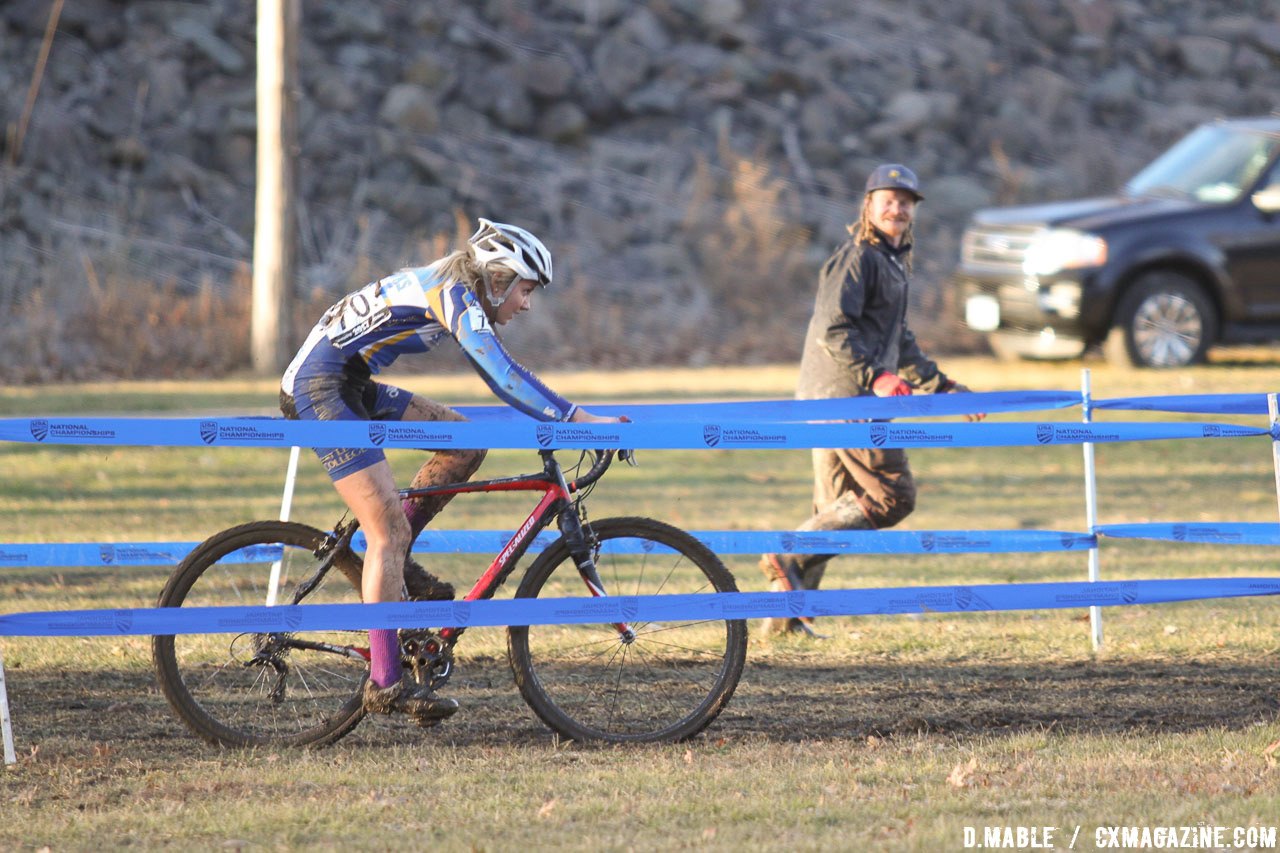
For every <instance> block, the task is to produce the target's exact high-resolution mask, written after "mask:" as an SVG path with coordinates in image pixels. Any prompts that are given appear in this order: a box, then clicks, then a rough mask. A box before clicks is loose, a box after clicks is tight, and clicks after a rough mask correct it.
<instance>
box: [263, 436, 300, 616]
mask: <svg viewBox="0 0 1280 853" xmlns="http://www.w3.org/2000/svg"><path fill="white" fill-rule="evenodd" d="M297 476H298V447H297V445H294V446H293V447H292V448H290V449H289V467H288V468H287V469H286V470H285V474H284V497H283V498H281V499H280V520H281V521H288V520H289V510H290V509H292V508H293V484H294V481H295V480H296V479H297ZM283 562H284V556H283V555H281V557H280V559H279V560H276V561H275V562H274V563H272V564H271V577H270V578H269V579H268V580H267V607H275V605H276V595H277V593H278V590H279V587H280V565H281V564H282V563H283Z"/></svg>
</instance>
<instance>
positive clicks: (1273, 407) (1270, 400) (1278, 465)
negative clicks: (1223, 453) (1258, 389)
mask: <svg viewBox="0 0 1280 853" xmlns="http://www.w3.org/2000/svg"><path fill="white" fill-rule="evenodd" d="M1267 414H1268V415H1270V416H1271V462H1272V464H1273V465H1274V466H1275V470H1276V500H1277V501H1278V502H1280V430H1277V429H1276V425H1277V424H1280V403H1277V402H1276V395H1275V394H1268V395H1267Z"/></svg>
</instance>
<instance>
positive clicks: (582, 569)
mask: <svg viewBox="0 0 1280 853" xmlns="http://www.w3.org/2000/svg"><path fill="white" fill-rule="evenodd" d="M539 455H540V456H541V457H542V461H543V466H544V467H543V471H542V473H541V474H524V475H521V476H518V477H505V478H501V479H495V480H479V481H476V482H474V483H449V484H447V485H442V486H426V487H424V488H420V489H401V490H399V493H398V494H399V496H400V499H401V500H407V499H410V498H417V497H425V496H427V495H461V494H474V493H478V492H537V491H541V492H542V498H541V499H540V500H539V501H538V504H537V506H535V507H534V508H533V511H532V512H531V513H529V517H528V518H526V519H525V520H524V523H523V524H521V525H520V527H518V528H517V529H516V531H515V533H514V534H513V535H512V537H511V539H510V540H509V541H508V542H507V544H506V545H505V546H503V548H502V550H501V551H499V552H498V555H497V556H496V557H494V558H493V562H492V563H490V564H489V568H488V569H486V570H485V572H484V574H482V575H481V576H480V578H479V579H478V580H477V581H476V582H475V585H474V586H473V587H472V588H471V591H470V592H468V593H467V594H466V595H465V596H463V600H464V601H478V600H481V599H488V598H492V597H493V595H494V593H496V592H497V591H498V589H499V588H500V587H501V586H502V584H503V582H504V581H506V579H507V577H508V576H509V575H510V574H511V571H512V569H514V568H515V565H516V563H517V562H519V560H520V558H521V557H522V556H524V553H525V551H527V550H528V549H529V546H530V545H531V544H533V540H534V539H535V538H536V537H537V535H538V534H539V533H541V532H542V531H543V530H544V529H545V528H546V527H547V526H549V525H550V524H551V520H552V519H553V518H555V517H556V516H557V515H559V516H560V530H561V532H562V533H563V534H564V537H565V539H566V540H567V542H568V544H569V552H570V553H571V554H572V555H573V557H574V561H575V562H576V563H577V565H578V572H579V573H580V574H581V575H582V579H583V581H584V582H585V583H586V585H587V589H589V590H590V591H591V595H592V596H595V597H599V596H603V595H605V594H606V593H605V590H604V584H603V583H602V582H601V580H600V576H599V574H598V572H597V571H596V566H595V560H594V559H593V558H592V556H591V549H590V546H589V544H588V542H587V540H586V536H585V535H584V534H583V532H582V524H581V522H580V521H579V520H578V516H577V514H576V513H572V512H565V511H564V510H565V509H566V508H567V507H568V504H569V501H570V495H572V494H573V493H574V492H577V491H579V490H581V489H582V488H584V487H586V486H588V485H590V484H592V483H594V482H595V481H596V480H598V479H600V477H601V475H603V474H604V472H605V469H607V468H608V467H609V464H610V463H611V462H612V459H613V453H612V452H609V451H606V452H598V456H597V459H596V463H595V464H594V465H593V466H592V467H591V469H590V470H589V471H587V472H586V473H585V474H584V475H582V476H581V477H579V478H577V479H576V480H573V481H572V482H567V481H566V480H565V478H564V472H563V471H562V470H561V468H560V463H559V462H557V461H556V459H555V454H554V452H553V451H550V450H541V451H539ZM614 627H616V628H617V629H618V631H619V632H621V633H622V634H623V635H624V637H630V636H632V632H631V628H630V626H629V625H626V624H625V623H615V626H614ZM463 630H465V629H463V628H442V629H441V630H440V635H441V637H443V638H444V639H445V640H451V639H454V638H456V637H457V636H458V635H459V634H461V633H462V631H463Z"/></svg>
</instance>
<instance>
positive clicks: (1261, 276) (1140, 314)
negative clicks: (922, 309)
mask: <svg viewBox="0 0 1280 853" xmlns="http://www.w3.org/2000/svg"><path fill="white" fill-rule="evenodd" d="M956 284H957V285H958V286H959V287H960V288H961V294H962V296H963V303H964V307H965V322H966V324H967V325H968V326H969V328H971V329H975V330H977V331H980V332H983V333H986V334H987V336H988V340H989V341H990V343H991V346H992V349H993V350H994V351H995V352H996V354H997V355H999V356H1001V357H1010V358H1012V357H1031V358H1035V357H1040V358H1061V357H1071V356H1078V355H1081V354H1082V353H1083V352H1084V351H1085V350H1087V349H1089V348H1091V347H1095V346H1101V347H1102V349H1103V351H1104V352H1105V354H1106V356H1107V358H1108V360H1110V361H1115V362H1117V363H1121V364H1131V365H1138V366H1142V367H1163V368H1169V367H1181V366H1183V365H1186V364H1191V363H1194V362H1196V361H1200V360H1202V359H1203V358H1204V355H1205V352H1206V351H1207V350H1208V348H1209V347H1210V345H1212V344H1214V343H1245V342H1262V341H1276V340H1280V117H1277V116H1272V117H1267V118H1250V119H1230V120H1223V121H1217V122H1213V123H1210V124H1205V125H1201V126H1200V127H1198V128H1196V129H1195V130H1194V131H1192V132H1191V133H1190V134H1188V135H1187V136H1185V137H1183V139H1182V140H1180V141H1179V142H1178V143H1177V144H1175V145H1174V146H1173V147H1172V148H1170V149H1169V150H1168V151H1166V152H1165V153H1164V154H1162V155H1160V156H1159V157H1158V158H1156V159H1155V160H1154V161H1153V162H1152V163H1151V164H1150V165H1148V166H1147V167H1146V168H1144V169H1143V170H1142V171H1141V172H1139V173H1138V174H1137V175H1136V176H1135V177H1134V178H1133V179H1132V180H1130V181H1129V183H1128V184H1126V185H1125V187H1124V189H1123V190H1121V191H1120V193H1119V194H1117V195H1114V196H1108V197H1104V198H1091V199H1084V200H1079V201H1066V202H1056V203H1052V204H1038V205H1023V206H1018V207H1004V208H991V209H987V210H980V211H978V212H977V213H975V214H974V217H973V220H972V222H970V224H969V227H968V229H967V230H966V231H965V234H964V239H963V241H962V247H961V257H960V265H959V267H958V268H957V270H956Z"/></svg>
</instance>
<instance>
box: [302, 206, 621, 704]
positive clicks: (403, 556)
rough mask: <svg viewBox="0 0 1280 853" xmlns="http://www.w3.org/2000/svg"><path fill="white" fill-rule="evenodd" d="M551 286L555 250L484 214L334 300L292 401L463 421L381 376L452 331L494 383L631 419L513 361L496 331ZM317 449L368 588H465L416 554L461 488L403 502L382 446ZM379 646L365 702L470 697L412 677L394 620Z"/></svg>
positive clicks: (452, 470)
mask: <svg viewBox="0 0 1280 853" xmlns="http://www.w3.org/2000/svg"><path fill="white" fill-rule="evenodd" d="M549 284H551V254H550V252H548V251H547V248H546V247H545V246H544V245H543V244H542V242H541V241H539V240H538V238H537V237H535V236H533V235H532V234H530V233H529V232H528V231H526V230H524V229H523V228H517V227H516V226H514V225H504V224H503V223H501V222H491V221H489V220H488V219H481V220H480V227H479V229H478V230H477V231H476V233H475V234H473V235H472V236H471V238H470V239H469V240H468V241H467V245H466V248H464V249H461V250H459V251H456V252H453V253H452V254H450V255H447V256H445V257H443V258H441V259H440V260H438V261H436V262H435V263H433V264H431V265H430V266H426V267H418V268H413V269H405V270H401V271H400V272H397V273H395V274H394V275H390V276H388V277H386V278H383V279H381V280H379V281H375V282H373V283H372V284H369V285H366V286H365V287H363V288H361V289H360V290H357V291H355V292H354V293H351V294H348V295H347V296H346V297H344V298H343V299H341V300H339V301H338V302H337V303H336V304H335V305H333V306H332V307H331V308H329V310H328V311H326V312H325V313H324V316H322V317H321V318H320V321H319V322H318V323H316V325H315V328H313V329H312V330H311V333H310V335H308V337H307V340H306V342H305V343H304V344H303V345H302V349H301V350H299V351H298V354H297V355H296V356H295V357H294V359H293V362H292V363H291V364H290V365H289V367H288V369H287V370H286V371H285V374H284V378H283V380H282V382H281V390H280V408H281V410H282V411H283V412H284V414H285V416H286V417H288V418H294V419H304V420H420V421H460V420H464V418H463V417H462V416H461V415H459V414H458V413H457V412H455V411H453V410H452V409H450V408H448V407H447V406H443V405H441V404H440V403H437V402H434V401H432V400H428V399H426V398H423V397H420V396H417V395H415V394H411V393H410V392H408V391H404V390H402V389H399V388H396V387H393V386H391V385H386V384H384V383H381V382H375V381H374V380H373V378H372V377H373V375H374V374H376V373H379V372H380V371H381V370H382V369H383V368H385V367H387V366H388V365H390V364H391V363H392V362H393V361H395V360H396V358H397V357H398V356H400V355H402V354H404V353H421V352H426V351H428V350H430V349H431V348H432V347H433V346H435V344H436V343H437V342H439V341H440V340H441V339H443V338H452V339H453V340H454V341H456V342H457V344H458V345H459V346H460V347H461V348H462V352H463V353H464V354H465V355H466V357H467V359H468V360H469V361H470V362H471V365H472V366H473V367H474V368H475V369H476V371H477V372H478V373H479V374H480V376H481V377H483V378H484V380H485V382H486V383H487V384H488V385H489V387H490V388H491V389H492V390H493V392H494V393H495V394H497V395H498V397H500V398H501V399H503V400H504V401H506V402H507V403H508V404H510V405H512V406H514V407H515V408H517V409H519V410H520V411H522V412H524V413H525V414H527V415H530V416H532V417H535V418H539V419H541V420H550V421H572V422H575V423H613V422H617V421H619V420H621V419H620V418H609V417H600V416H597V415H593V414H591V413H590V412H588V411H587V410H586V409H583V408H580V407H578V406H575V405H573V404H572V403H570V402H569V401H568V400H566V399H564V398H563V397H561V396H559V395H558V394H556V393H555V392H554V391H552V390H551V389H550V388H548V387H546V386H545V385H544V384H543V383H542V382H540V381H539V380H538V378H537V377H536V376H534V375H533V373H531V372H530V371H529V370H527V369H526V368H524V367H523V366H521V365H520V364H518V363H517V362H516V361H515V360H513V359H512V358H511V356H510V355H509V354H508V352H507V350H506V348H505V347H504V346H503V345H502V342H501V341H500V340H499V339H498V336H497V334H495V332H494V326H505V325H506V324H507V323H509V322H511V320H512V319H513V318H514V317H517V316H519V315H520V314H523V313H524V312H526V311H529V310H530V309H531V308H532V297H533V292H534V291H535V290H536V289H537V288H539V287H545V286H547V285H549ZM315 452H316V455H317V456H319V457H320V461H321V462H322V463H323V464H324V467H325V470H327V471H328V472H329V476H330V478H331V479H332V480H333V484H334V487H335V488H337V490H338V494H339V495H341V496H342V499H343V500H344V501H345V502H346V504H347V506H348V507H349V508H350V509H351V511H352V513H354V514H355V516H356V518H357V519H359V521H360V526H361V527H362V528H363V529H364V533H365V537H366V539H367V540H368V548H367V550H366V551H365V556H364V570H363V577H360V575H359V568H358V567H354V566H349V565H339V568H340V569H341V570H342V571H343V572H344V573H345V574H347V575H348V577H350V578H351V579H352V580H353V581H354V582H355V583H357V585H358V586H359V587H360V590H361V597H362V598H363V600H364V601H366V602H377V601H399V600H401V599H402V598H403V597H405V596H407V597H409V598H414V599H449V598H453V595H454V591H453V587H452V586H451V585H450V584H447V583H444V582H442V581H440V580H439V579H438V578H436V577H435V576H434V575H432V574H430V573H429V572H427V571H426V570H424V569H423V568H422V567H421V566H418V565H417V564H416V563H413V562H412V561H410V560H409V559H408V557H409V549H410V547H411V546H412V544H413V542H414V540H415V539H416V538H417V536H418V534H419V533H421V532H422V529H423V528H424V527H425V526H426V525H427V523H428V522H429V521H430V520H431V519H432V518H433V517H435V515H436V514H437V513H438V512H440V510H441V509H443V508H444V505H445V504H446V503H448V502H449V498H450V497H451V496H449V495H439V496H433V497H429V498H425V499H422V500H417V501H404V502H403V503H402V502H401V501H400V499H399V496H398V494H397V492H396V485H395V482H394V480H393V479H392V474H391V466H390V465H389V464H388V463H387V460H386V456H385V455H384V454H383V453H382V451H381V450H378V449H375V448H347V447H317V448H316V449H315ZM484 456H485V451H483V450H437V451H436V452H435V454H434V455H433V456H432V458H431V459H430V460H428V461H427V463H426V464H424V465H423V466H422V468H421V469H420V470H419V471H418V473H417V475H416V476H415V477H414V478H413V486H414V487H415V488H417V487H422V486H429V485H438V484H441V483H450V482H461V481H463V480H466V479H468V478H470V477H471V475H472V474H474V473H475V471H476V469H477V468H479V467H480V463H481V462H482V461H483V460H484ZM369 651H370V658H371V660H370V664H371V670H370V677H369V681H368V682H367V683H366V684H365V688H364V705H365V709H366V710H368V711H371V712H375V713H383V714H386V713H391V712H400V713H405V714H408V715H410V716H412V717H414V718H416V719H420V720H438V719H442V718H444V717H448V716H450V715H451V714H453V713H454V712H455V711H456V710H457V709H458V703H457V702H456V701H455V700H453V699H448V698H443V697H439V696H436V695H435V694H434V693H432V692H431V691H430V689H429V688H428V687H426V685H420V684H417V683H414V682H412V681H411V680H410V679H406V678H405V677H404V673H403V672H402V668H401V663H400V649H399V642H398V640H397V637H396V632H395V631H394V630H383V629H375V630H370V631H369Z"/></svg>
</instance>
